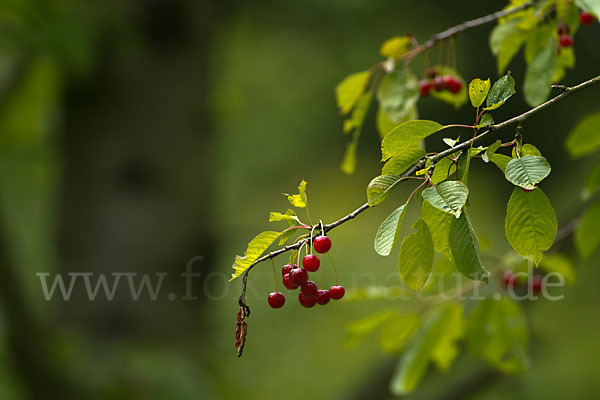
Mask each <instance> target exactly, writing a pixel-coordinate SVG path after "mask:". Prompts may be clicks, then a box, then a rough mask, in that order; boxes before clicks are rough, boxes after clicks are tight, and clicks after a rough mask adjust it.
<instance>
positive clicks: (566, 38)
mask: <svg viewBox="0 0 600 400" xmlns="http://www.w3.org/2000/svg"><path fill="white" fill-rule="evenodd" d="M558 42H559V43H560V46H561V47H571V46H573V37H572V36H571V35H568V34H564V35H560V38H559V39H558Z"/></svg>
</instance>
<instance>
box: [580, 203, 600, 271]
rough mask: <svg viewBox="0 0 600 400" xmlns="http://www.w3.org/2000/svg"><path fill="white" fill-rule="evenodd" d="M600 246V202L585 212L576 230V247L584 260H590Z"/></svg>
mask: <svg viewBox="0 0 600 400" xmlns="http://www.w3.org/2000/svg"><path fill="white" fill-rule="evenodd" d="M599 244H600V202H596V203H594V204H593V205H592V206H590V207H589V208H588V209H586V210H585V211H584V212H583V215H582V216H581V219H580V220H579V223H578V224H577V229H576V230H575V246H576V247H577V250H579V254H581V257H582V258H584V259H587V258H589V257H590V256H591V255H592V254H593V253H594V251H596V249H597V248H598V245H599Z"/></svg>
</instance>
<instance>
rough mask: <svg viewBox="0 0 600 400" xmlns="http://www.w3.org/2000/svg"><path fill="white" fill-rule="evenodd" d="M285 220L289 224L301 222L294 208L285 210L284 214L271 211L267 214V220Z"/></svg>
mask: <svg viewBox="0 0 600 400" xmlns="http://www.w3.org/2000/svg"><path fill="white" fill-rule="evenodd" d="M277 221H286V222H287V223H288V225H289V226H294V225H299V224H301V222H300V219H299V218H298V216H297V215H296V213H295V212H294V210H287V211H286V212H285V214H282V213H279V212H273V211H271V213H270V214H269V222H277Z"/></svg>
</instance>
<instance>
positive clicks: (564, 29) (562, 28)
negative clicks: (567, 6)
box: [556, 22, 571, 36]
mask: <svg viewBox="0 0 600 400" xmlns="http://www.w3.org/2000/svg"><path fill="white" fill-rule="evenodd" d="M556 32H557V33H558V36H561V35H568V34H569V33H571V28H569V25H567V24H565V23H564V22H559V23H558V25H557V26H556Z"/></svg>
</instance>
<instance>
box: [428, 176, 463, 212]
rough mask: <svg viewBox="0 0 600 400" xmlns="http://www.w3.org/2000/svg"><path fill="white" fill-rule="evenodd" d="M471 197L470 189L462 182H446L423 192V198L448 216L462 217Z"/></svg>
mask: <svg viewBox="0 0 600 400" xmlns="http://www.w3.org/2000/svg"><path fill="white" fill-rule="evenodd" d="M467 197H469V189H468V188H467V186H466V185H465V184H464V183H462V182H460V181H446V182H443V183H440V184H439V185H437V186H434V187H430V188H427V189H425V190H424V191H423V198H424V199H425V200H427V201H428V202H429V203H431V205H432V206H434V207H435V208H438V209H440V210H442V211H444V212H447V213H448V214H452V215H454V216H455V217H456V218H458V217H460V214H461V212H462V208H463V207H464V205H465V203H466V202H467Z"/></svg>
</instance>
